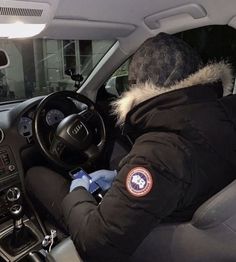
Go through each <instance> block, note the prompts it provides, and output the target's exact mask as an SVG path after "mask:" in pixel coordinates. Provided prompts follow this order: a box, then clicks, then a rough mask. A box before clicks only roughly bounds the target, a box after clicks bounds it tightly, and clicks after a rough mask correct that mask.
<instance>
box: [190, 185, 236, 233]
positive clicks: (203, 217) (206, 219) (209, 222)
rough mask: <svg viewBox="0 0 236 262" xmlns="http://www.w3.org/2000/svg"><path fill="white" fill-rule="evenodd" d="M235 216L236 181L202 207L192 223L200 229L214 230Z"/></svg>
mask: <svg viewBox="0 0 236 262" xmlns="http://www.w3.org/2000/svg"><path fill="white" fill-rule="evenodd" d="M235 214H236V180H234V181H233V182H232V183H231V184H229V185H228V186H227V187H225V188H224V189H222V190H221V191H220V192H218V193H217V194H216V195H214V196H213V197H211V198H210V199H209V200H208V201H206V202H205V203H204V204H203V205H201V206H200V207H199V208H198V209H197V211H196V212H195V214H194V216H193V219H192V221H191V223H192V225H193V226H195V227H197V228H199V229H205V228H212V227H214V226H217V225H219V224H221V223H223V222H224V221H226V220H227V219H229V218H230V217H232V216H234V215H235Z"/></svg>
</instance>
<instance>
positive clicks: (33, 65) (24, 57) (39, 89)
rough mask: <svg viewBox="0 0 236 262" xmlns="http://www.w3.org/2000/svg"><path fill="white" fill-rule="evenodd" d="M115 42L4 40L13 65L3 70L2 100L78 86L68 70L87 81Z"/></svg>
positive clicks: (0, 44)
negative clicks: (66, 72) (68, 73)
mask: <svg viewBox="0 0 236 262" xmlns="http://www.w3.org/2000/svg"><path fill="white" fill-rule="evenodd" d="M113 44H114V41H105V40H102V41H101V40H100V41H98V40H96V41H92V40H55V39H54V40H50V39H34V40H32V39H30V40H28V39H27V40H12V39H8V40H1V41H0V48H2V49H4V50H6V51H7V53H8V55H9V58H10V66H9V67H8V68H6V69H3V70H0V102H3V101H11V100H15V99H27V98H31V97H34V96H38V95H46V94H49V93H51V92H55V91H60V90H73V89H75V87H74V84H75V83H74V81H73V80H72V79H71V77H70V76H68V75H67V74H65V71H66V70H67V69H71V70H73V72H74V74H77V73H80V74H81V75H82V77H83V81H84V80H85V79H86V78H87V77H88V76H89V74H90V73H91V72H92V70H93V68H94V67H95V66H96V65H97V63H98V62H99V61H100V60H101V58H102V57H103V56H104V55H105V54H106V53H107V51H108V50H109V49H110V48H111V46H112V45H113Z"/></svg>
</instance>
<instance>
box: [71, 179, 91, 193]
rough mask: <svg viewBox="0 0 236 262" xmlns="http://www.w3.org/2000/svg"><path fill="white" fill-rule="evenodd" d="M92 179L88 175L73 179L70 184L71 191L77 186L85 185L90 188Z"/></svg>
mask: <svg viewBox="0 0 236 262" xmlns="http://www.w3.org/2000/svg"><path fill="white" fill-rule="evenodd" d="M89 185H90V181H89V178H88V177H87V176H82V178H77V179H74V180H72V182H71V185H70V192H71V191H73V190H74V189H75V188H76V187H80V186H82V187H84V188H85V189H86V190H89Z"/></svg>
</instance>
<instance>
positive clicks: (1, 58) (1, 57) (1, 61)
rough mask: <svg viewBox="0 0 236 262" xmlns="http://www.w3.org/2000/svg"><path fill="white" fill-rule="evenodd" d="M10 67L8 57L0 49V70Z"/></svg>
mask: <svg viewBox="0 0 236 262" xmlns="http://www.w3.org/2000/svg"><path fill="white" fill-rule="evenodd" d="M9 65H10V60H9V57H8V55H7V53H6V51H5V50H3V49H0V69H3V68H6V67H8V66H9Z"/></svg>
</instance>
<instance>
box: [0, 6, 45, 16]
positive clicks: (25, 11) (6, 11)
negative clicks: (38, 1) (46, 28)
mask: <svg viewBox="0 0 236 262" xmlns="http://www.w3.org/2000/svg"><path fill="white" fill-rule="evenodd" d="M42 14H43V10H42V9H31V8H14V7H0V15H6V16H9V15H10V16H34V17H35V16H38V17H40V16H42Z"/></svg>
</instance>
